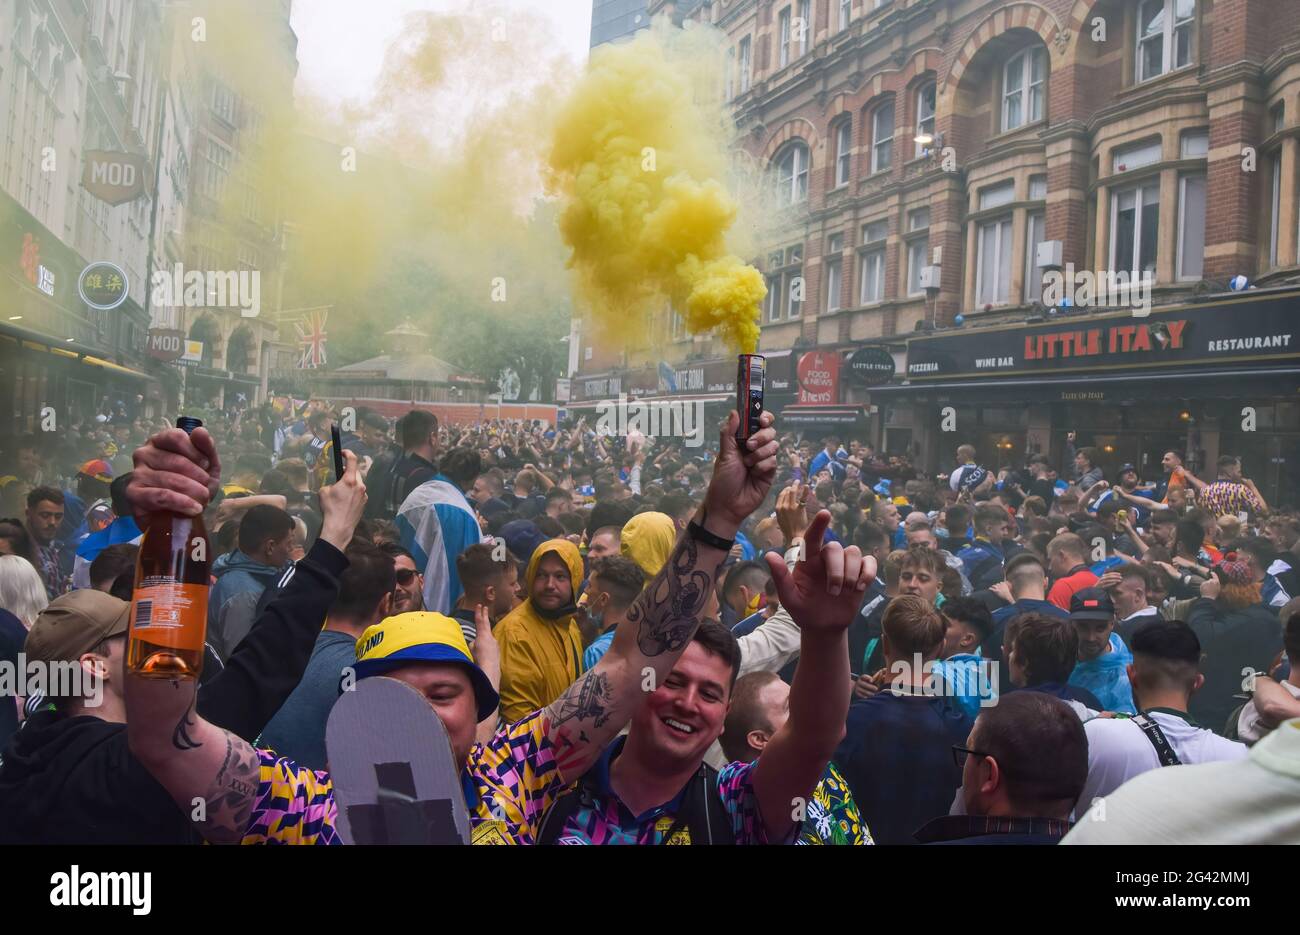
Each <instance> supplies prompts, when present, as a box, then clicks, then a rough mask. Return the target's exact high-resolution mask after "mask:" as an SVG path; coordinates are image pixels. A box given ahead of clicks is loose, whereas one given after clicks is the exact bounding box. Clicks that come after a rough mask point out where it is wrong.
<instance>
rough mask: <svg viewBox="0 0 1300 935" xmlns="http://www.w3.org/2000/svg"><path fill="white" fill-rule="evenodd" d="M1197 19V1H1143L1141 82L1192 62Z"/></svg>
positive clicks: (1140, 12)
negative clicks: (1193, 35) (1193, 34)
mask: <svg viewBox="0 0 1300 935" xmlns="http://www.w3.org/2000/svg"><path fill="white" fill-rule="evenodd" d="M1195 20H1196V0H1142V2H1141V4H1140V5H1139V6H1138V27H1137V37H1138V47H1137V80H1138V81H1139V82H1141V81H1149V80H1150V79H1152V78H1156V77H1159V76H1160V75H1163V74H1165V72H1169V71H1173V70H1174V69H1176V68H1182V67H1183V66H1184V65H1189V64H1191V61H1192V25H1193V23H1194V22H1195Z"/></svg>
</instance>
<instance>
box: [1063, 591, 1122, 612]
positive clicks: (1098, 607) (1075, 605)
mask: <svg viewBox="0 0 1300 935" xmlns="http://www.w3.org/2000/svg"><path fill="white" fill-rule="evenodd" d="M1114 616H1115V602H1114V601H1112V600H1111V599H1110V595H1109V594H1107V593H1106V591H1105V590H1104V589H1102V588H1083V589H1082V590H1079V591H1075V592H1074V594H1073V595H1071V597H1070V619H1071V620H1109V619H1110V618H1111V617H1114Z"/></svg>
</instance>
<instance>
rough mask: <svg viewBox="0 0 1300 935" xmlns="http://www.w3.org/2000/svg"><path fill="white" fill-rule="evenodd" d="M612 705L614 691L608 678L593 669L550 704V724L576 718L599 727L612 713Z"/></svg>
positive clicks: (554, 724)
mask: <svg viewBox="0 0 1300 935" xmlns="http://www.w3.org/2000/svg"><path fill="white" fill-rule="evenodd" d="M613 705H614V692H613V691H612V690H611V689H610V686H609V678H608V677H607V676H606V675H605V674H604V673H602V672H598V671H596V670H595V669H593V670H592V671H590V672H588V673H587V674H586V675H585V676H583V677H582V679H581V680H580V681H578V682H576V683H575V684H574V685H572V686H570V687H569V689H568V690H567V691H566V692H565V693H564V694H563V695H561V696H560V697H559V698H558V699H557V700H556V702H555V704H553V705H551V711H550V715H551V724H552V726H554V727H559V726H560V725H561V724H563V723H565V722H566V721H572V720H578V721H590V722H591V725H592V727H600V726H601V725H603V724H604V723H605V722H606V721H608V720H609V719H610V717H611V716H612V715H613V713H614V711H613Z"/></svg>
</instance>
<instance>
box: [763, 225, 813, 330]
mask: <svg viewBox="0 0 1300 935" xmlns="http://www.w3.org/2000/svg"><path fill="white" fill-rule="evenodd" d="M767 267H768V269H767V276H766V282H767V299H766V300H765V303H764V309H765V314H766V316H767V320H768V322H778V321H780V320H781V319H782V317H783V315H784V317H786V318H798V317H799V315H800V313H801V312H802V311H803V298H804V282H803V245H802V244H799V245H796V246H793V247H788V248H786V249H785V250H784V251H782V250H774V251H773V252H772V253H770V254H769V255H768V258H767Z"/></svg>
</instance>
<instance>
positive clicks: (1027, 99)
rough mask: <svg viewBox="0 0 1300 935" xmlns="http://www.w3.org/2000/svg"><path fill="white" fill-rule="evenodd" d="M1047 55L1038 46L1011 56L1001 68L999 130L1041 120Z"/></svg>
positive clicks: (1012, 128)
mask: <svg viewBox="0 0 1300 935" xmlns="http://www.w3.org/2000/svg"><path fill="white" fill-rule="evenodd" d="M1046 80H1047V57H1046V55H1045V54H1044V50H1043V47H1042V46H1034V47H1031V48H1028V49H1025V50H1024V51H1023V52H1021V53H1020V54H1019V55H1016V56H1013V57H1012V59H1011V61H1009V62H1007V64H1006V66H1005V67H1004V68H1003V70H1002V129H1003V130H1014V129H1016V127H1023V126H1024V125H1025V124H1028V123H1033V122H1035V121H1037V120H1042V119H1043V100H1044V94H1043V92H1044V83H1045V82H1046Z"/></svg>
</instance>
